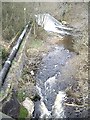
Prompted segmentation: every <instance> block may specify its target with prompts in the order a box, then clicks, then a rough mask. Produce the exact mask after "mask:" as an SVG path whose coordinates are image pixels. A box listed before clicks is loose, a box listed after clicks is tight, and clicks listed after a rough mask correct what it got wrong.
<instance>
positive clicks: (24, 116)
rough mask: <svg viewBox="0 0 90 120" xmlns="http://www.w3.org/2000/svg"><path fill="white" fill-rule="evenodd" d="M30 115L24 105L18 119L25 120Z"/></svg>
mask: <svg viewBox="0 0 90 120" xmlns="http://www.w3.org/2000/svg"><path fill="white" fill-rule="evenodd" d="M27 116H28V111H27V109H26V108H25V107H24V106H21V107H20V112H19V118H18V120H22V118H23V120H24V119H25V118H26V117H27Z"/></svg>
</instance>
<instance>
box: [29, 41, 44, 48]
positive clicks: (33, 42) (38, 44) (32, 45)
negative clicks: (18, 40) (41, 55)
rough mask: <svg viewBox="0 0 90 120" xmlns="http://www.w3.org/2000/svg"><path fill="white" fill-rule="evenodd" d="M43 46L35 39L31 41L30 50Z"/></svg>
mask: <svg viewBox="0 0 90 120" xmlns="http://www.w3.org/2000/svg"><path fill="white" fill-rule="evenodd" d="M42 45H43V42H42V41H41V40H39V39H35V40H32V41H31V48H39V47H41V46H42Z"/></svg>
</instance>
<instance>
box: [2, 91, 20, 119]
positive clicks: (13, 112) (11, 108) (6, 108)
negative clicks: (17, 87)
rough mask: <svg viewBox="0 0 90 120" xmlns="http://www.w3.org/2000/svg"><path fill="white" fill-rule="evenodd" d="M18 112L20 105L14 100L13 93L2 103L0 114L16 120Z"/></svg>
mask: <svg viewBox="0 0 90 120" xmlns="http://www.w3.org/2000/svg"><path fill="white" fill-rule="evenodd" d="M19 110H20V104H19V102H18V100H17V98H16V95H15V93H13V95H12V97H11V98H10V100H9V101H6V102H5V103H4V105H3V107H2V112H3V113H5V114H6V115H8V116H10V117H12V118H18V116H19Z"/></svg>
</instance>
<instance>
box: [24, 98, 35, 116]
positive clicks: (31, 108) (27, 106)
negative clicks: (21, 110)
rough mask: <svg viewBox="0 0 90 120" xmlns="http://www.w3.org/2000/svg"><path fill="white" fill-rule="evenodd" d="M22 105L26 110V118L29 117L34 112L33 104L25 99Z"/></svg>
mask: <svg viewBox="0 0 90 120" xmlns="http://www.w3.org/2000/svg"><path fill="white" fill-rule="evenodd" d="M22 105H23V106H24V107H25V108H26V109H27V110H28V116H29V117H31V116H32V113H33V111H34V103H33V102H32V101H31V99H30V98H28V97H27V98H26V99H25V100H24V101H23V103H22Z"/></svg>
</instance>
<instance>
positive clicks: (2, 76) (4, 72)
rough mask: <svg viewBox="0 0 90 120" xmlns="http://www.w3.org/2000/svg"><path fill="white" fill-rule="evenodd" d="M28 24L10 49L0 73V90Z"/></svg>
mask: <svg viewBox="0 0 90 120" xmlns="http://www.w3.org/2000/svg"><path fill="white" fill-rule="evenodd" d="M29 24H30V22H29V23H28V24H27V25H26V26H25V28H24V30H23V32H22V33H21V35H20V36H19V38H18V40H17V42H16V44H15V46H14V47H13V48H12V50H11V53H10V55H9V56H8V58H7V60H6V62H5V64H4V66H3V68H2V69H1V71H0V88H1V87H2V85H3V83H4V82H5V78H6V76H7V73H8V71H9V69H10V67H11V64H12V61H13V60H14V57H15V56H16V54H17V52H18V49H19V47H20V45H21V43H22V41H23V38H24V36H25V34H26V32H27V30H28V28H29Z"/></svg>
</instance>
